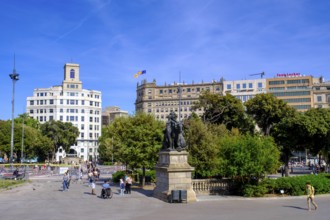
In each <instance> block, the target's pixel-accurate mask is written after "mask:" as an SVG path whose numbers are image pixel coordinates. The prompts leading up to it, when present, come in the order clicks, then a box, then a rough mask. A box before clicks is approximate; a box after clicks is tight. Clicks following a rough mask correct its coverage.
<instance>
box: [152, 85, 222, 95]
mask: <svg viewBox="0 0 330 220" xmlns="http://www.w3.org/2000/svg"><path fill="white" fill-rule="evenodd" d="M180 88H181V87H179V88H177V89H159V94H164V93H167V92H168V93H169V94H172V93H179V92H180ZM204 89H205V90H206V91H210V87H205V88H204V87H202V88H200V87H197V88H196V90H195V88H181V92H188V93H189V92H195V91H196V92H201V91H204ZM215 90H216V91H220V86H217V87H215ZM148 93H149V94H150V93H151V91H150V90H149V91H148Z"/></svg>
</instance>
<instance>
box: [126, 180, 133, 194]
mask: <svg viewBox="0 0 330 220" xmlns="http://www.w3.org/2000/svg"><path fill="white" fill-rule="evenodd" d="M131 188H132V178H131V177H130V176H128V177H127V178H126V193H127V194H131Z"/></svg>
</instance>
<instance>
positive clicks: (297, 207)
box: [283, 205, 308, 210]
mask: <svg viewBox="0 0 330 220" xmlns="http://www.w3.org/2000/svg"><path fill="white" fill-rule="evenodd" d="M283 207H286V208H293V209H300V210H308V209H307V208H302V207H299V206H292V205H284V206H283Z"/></svg>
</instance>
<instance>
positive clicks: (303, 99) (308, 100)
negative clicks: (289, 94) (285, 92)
mask: <svg viewBox="0 0 330 220" xmlns="http://www.w3.org/2000/svg"><path fill="white" fill-rule="evenodd" d="M283 101H285V102H287V103H298V102H310V101H311V99H310V98H296V99H283Z"/></svg>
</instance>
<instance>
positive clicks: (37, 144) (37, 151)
mask: <svg viewBox="0 0 330 220" xmlns="http://www.w3.org/2000/svg"><path fill="white" fill-rule="evenodd" d="M14 121H15V126H14V146H13V154H14V156H15V158H16V159H17V161H20V158H21V152H22V134H23V132H22V124H21V123H17V122H16V120H14ZM10 138H11V121H0V151H1V152H2V153H1V155H0V156H3V155H2V154H6V155H7V156H9V155H10ZM23 147H24V148H23V153H24V157H25V158H29V159H30V158H34V157H38V160H39V161H44V160H45V159H46V158H47V156H48V152H49V149H50V148H51V141H50V140H49V139H48V138H47V137H45V136H43V135H42V134H41V132H40V131H39V130H37V129H35V128H33V127H30V126H28V125H25V127H24V145H23Z"/></svg>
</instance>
